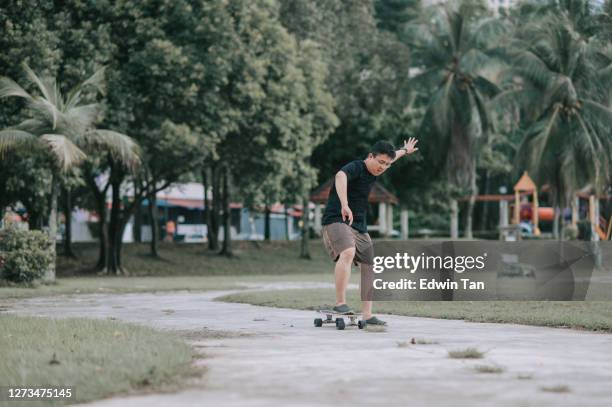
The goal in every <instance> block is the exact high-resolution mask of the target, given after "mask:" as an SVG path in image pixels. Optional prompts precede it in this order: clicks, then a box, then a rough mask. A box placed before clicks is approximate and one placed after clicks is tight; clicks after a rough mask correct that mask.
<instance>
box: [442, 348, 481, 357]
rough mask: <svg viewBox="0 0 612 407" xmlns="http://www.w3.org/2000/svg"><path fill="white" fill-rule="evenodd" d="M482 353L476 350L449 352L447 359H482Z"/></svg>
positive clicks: (467, 349)
mask: <svg viewBox="0 0 612 407" xmlns="http://www.w3.org/2000/svg"><path fill="white" fill-rule="evenodd" d="M483 356H484V353H483V352H481V351H479V350H478V349H476V348H466V349H456V350H449V351H448V357H449V358H451V359H482V357H483Z"/></svg>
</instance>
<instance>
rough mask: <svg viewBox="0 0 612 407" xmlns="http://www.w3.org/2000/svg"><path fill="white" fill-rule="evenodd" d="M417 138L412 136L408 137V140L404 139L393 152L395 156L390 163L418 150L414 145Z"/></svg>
mask: <svg viewBox="0 0 612 407" xmlns="http://www.w3.org/2000/svg"><path fill="white" fill-rule="evenodd" d="M418 142H419V140H417V139H415V138H414V137H410V138H409V139H408V141H406V140H404V146H403V147H402V148H400V149H399V150H397V151H396V152H395V158H394V159H393V161H391V163H392V164H393V163H394V162H396V161H397V160H398V159H400V158H402V157H403V156H405V155H408V154H412V153H414V152H415V151H417V150H418V147H415V146H416V144H417V143H418Z"/></svg>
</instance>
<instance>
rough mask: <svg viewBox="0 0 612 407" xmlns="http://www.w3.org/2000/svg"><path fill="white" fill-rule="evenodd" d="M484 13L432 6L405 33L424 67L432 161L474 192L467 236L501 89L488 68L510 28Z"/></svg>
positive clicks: (424, 129)
mask: <svg viewBox="0 0 612 407" xmlns="http://www.w3.org/2000/svg"><path fill="white" fill-rule="evenodd" d="M468 6H469V7H468ZM482 13H483V8H481V7H474V5H473V4H472V3H470V2H463V3H449V4H448V5H446V6H444V7H432V8H429V9H427V10H426V11H425V13H424V15H423V16H422V18H421V19H420V20H419V21H418V22H415V23H414V24H411V25H410V26H409V27H408V29H407V30H406V31H405V37H404V39H405V41H406V42H407V43H408V44H409V45H410V46H411V47H412V49H413V57H414V61H415V63H416V68H418V69H419V70H420V73H418V74H417V75H416V76H415V77H414V78H413V82H414V83H415V84H416V85H417V86H420V89H421V90H422V91H424V92H425V95H427V96H425V97H426V98H427V110H426V113H425V116H424V119H423V121H422V126H421V130H420V133H421V135H422V136H423V137H426V139H424V140H423V144H424V145H425V144H430V145H434V146H436V148H435V153H434V154H432V155H431V157H430V158H431V161H430V163H434V164H436V165H442V166H444V167H445V169H446V175H447V179H448V180H449V181H450V182H451V183H452V184H453V185H455V186H456V187H457V188H459V189H464V190H467V191H469V195H470V200H469V202H468V211H467V216H466V224H465V236H466V237H467V238H472V214H473V209H474V203H475V196H476V194H477V193H478V191H477V184H476V166H477V157H478V153H479V150H480V146H482V144H483V142H484V141H485V140H486V139H487V137H488V135H489V134H490V131H491V118H490V110H489V106H488V103H489V100H490V99H491V98H492V97H493V96H494V95H495V94H496V93H497V92H498V87H497V86H496V85H495V84H494V83H492V82H491V81H490V80H489V79H487V77H486V76H485V75H483V70H484V68H485V67H486V66H487V65H488V64H489V63H490V62H491V60H492V58H491V56H490V54H489V52H490V51H491V50H493V49H494V48H495V47H497V46H498V45H499V41H500V38H501V35H502V34H503V33H504V32H505V27H504V26H503V25H502V24H501V23H500V22H499V21H498V20H496V19H493V18H482V17H483V14H482ZM428 95H431V96H428Z"/></svg>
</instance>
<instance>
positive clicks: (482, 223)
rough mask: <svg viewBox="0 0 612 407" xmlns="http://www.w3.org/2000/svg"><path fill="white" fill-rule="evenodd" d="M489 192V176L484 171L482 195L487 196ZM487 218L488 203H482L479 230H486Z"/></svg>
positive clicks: (486, 171)
mask: <svg viewBox="0 0 612 407" xmlns="http://www.w3.org/2000/svg"><path fill="white" fill-rule="evenodd" d="M490 190H491V176H490V175H489V170H485V182H484V195H488V194H489V191H490ZM488 216H489V202H487V201H483V202H482V217H481V218H480V230H488V225H487V220H488V219H487V217H488Z"/></svg>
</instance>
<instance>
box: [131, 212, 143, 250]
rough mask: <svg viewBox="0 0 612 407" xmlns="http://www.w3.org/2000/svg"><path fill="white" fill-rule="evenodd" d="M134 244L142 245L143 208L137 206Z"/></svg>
mask: <svg viewBox="0 0 612 407" xmlns="http://www.w3.org/2000/svg"><path fill="white" fill-rule="evenodd" d="M132 235H133V236H134V242H136V243H142V207H141V206H140V205H137V206H136V207H135V208H134V231H133V233H132Z"/></svg>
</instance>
